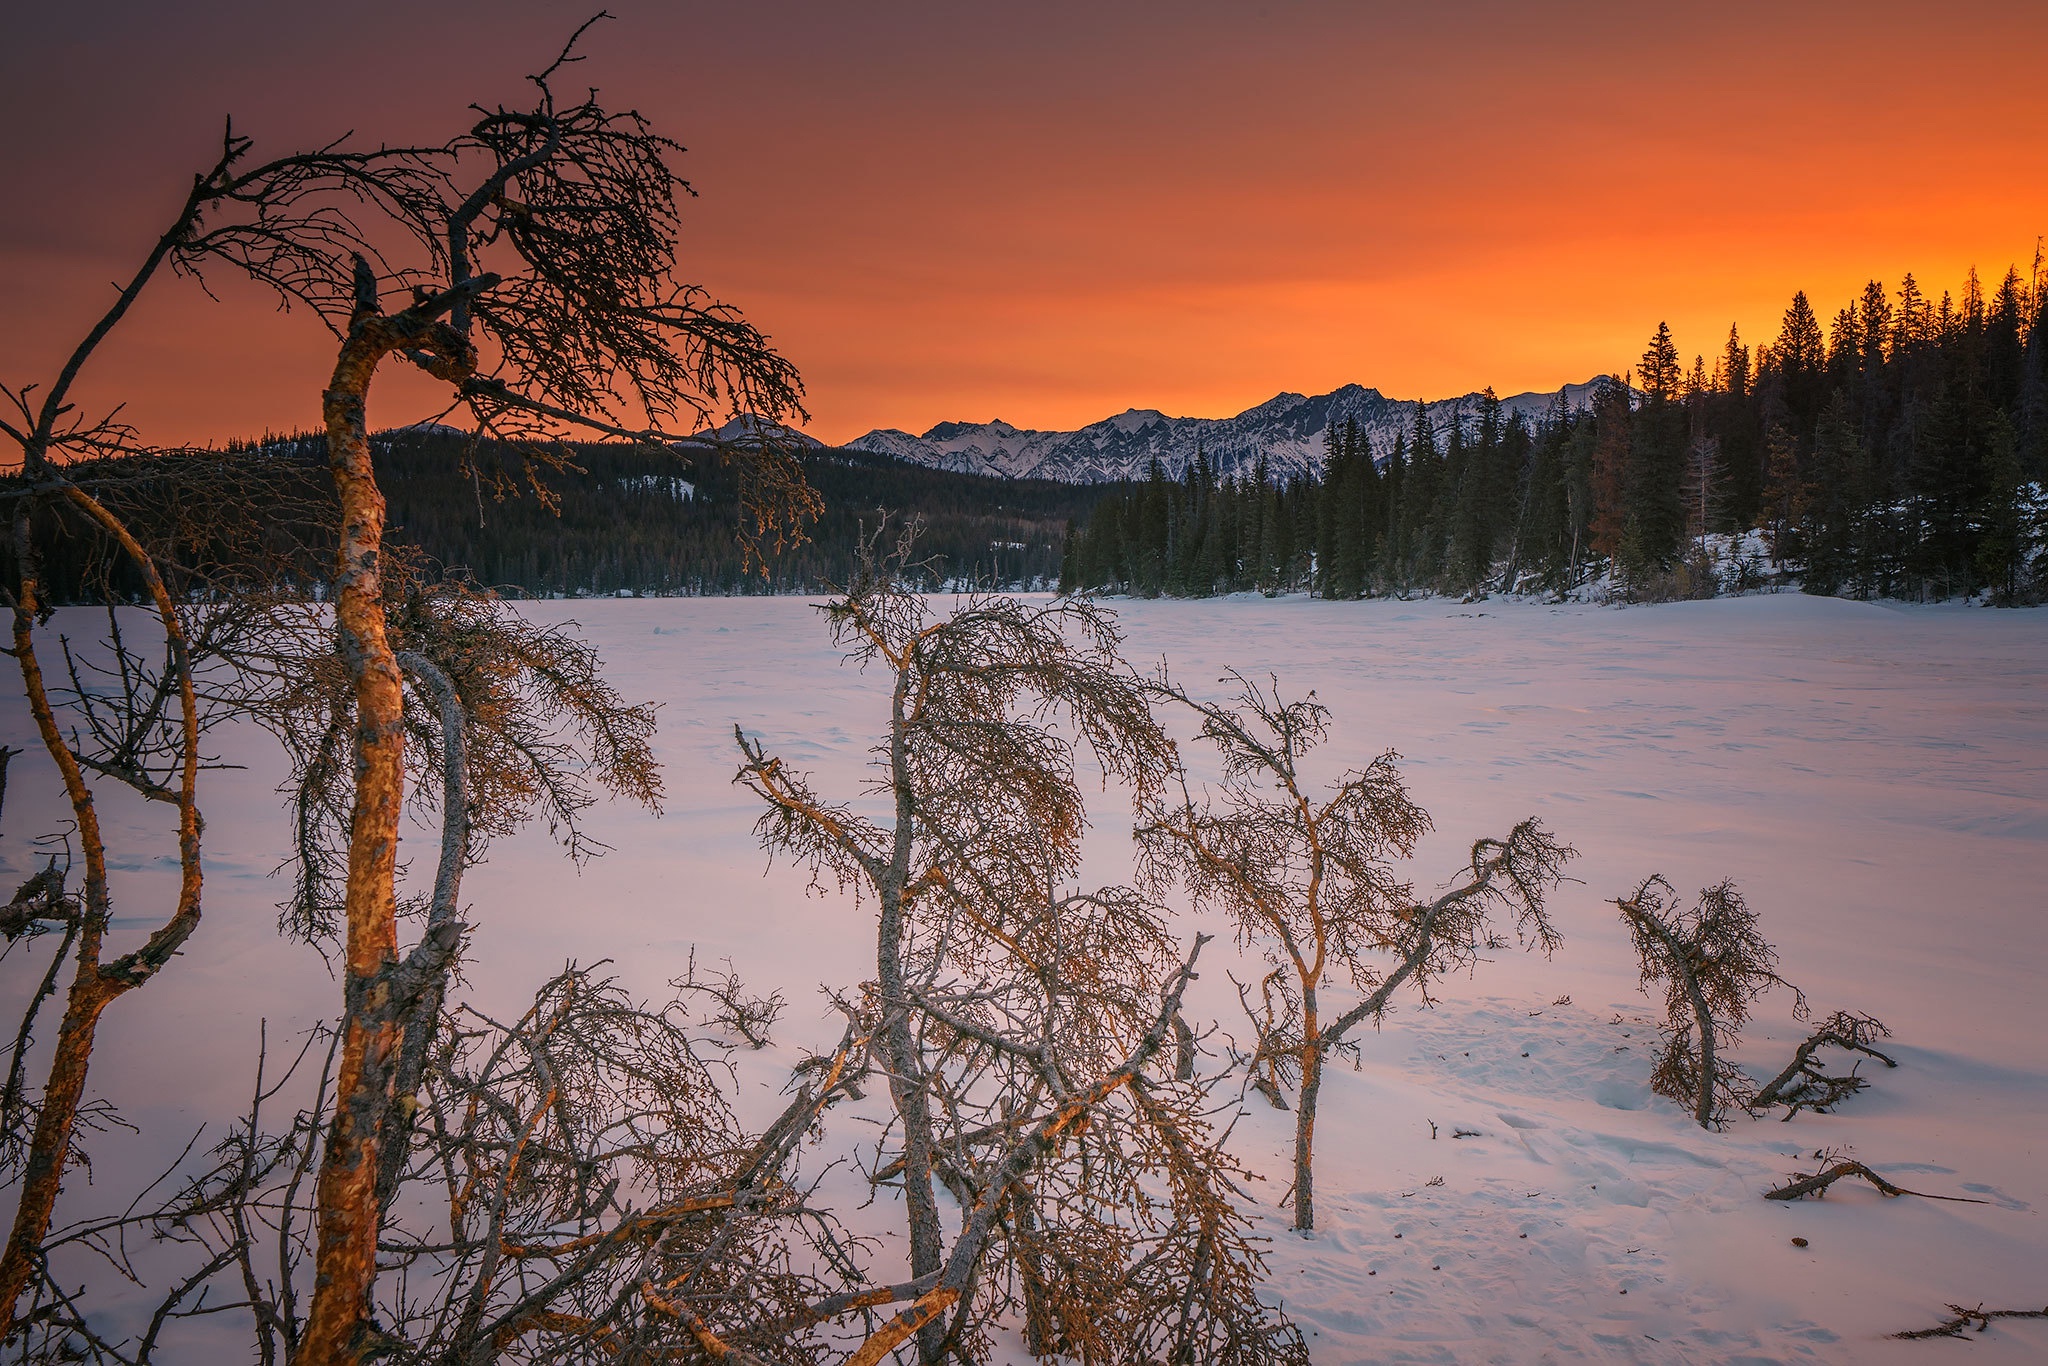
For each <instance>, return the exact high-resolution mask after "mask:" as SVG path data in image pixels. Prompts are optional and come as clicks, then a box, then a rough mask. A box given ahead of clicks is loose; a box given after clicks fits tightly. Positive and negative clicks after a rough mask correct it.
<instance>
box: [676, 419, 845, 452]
mask: <svg viewBox="0 0 2048 1366" xmlns="http://www.w3.org/2000/svg"><path fill="white" fill-rule="evenodd" d="M754 441H766V442H769V443H772V444H774V445H777V446H782V447H785V448H790V449H796V450H815V449H817V448H819V447H821V446H823V445H824V444H825V443H824V442H822V441H820V440H818V438H816V437H815V436H812V435H811V434H810V433H809V432H806V431H804V430H802V429H801V428H797V427H791V426H789V425H787V424H785V423H781V422H775V421H771V420H770V419H768V418H765V417H757V416H755V415H754V414H753V413H741V414H740V415H739V416H738V417H735V418H733V419H732V420H731V421H730V422H727V423H726V424H725V425H724V426H722V427H708V428H706V429H705V430H703V431H701V432H698V433H697V434H696V435H694V436H691V437H688V438H686V439H685V440H683V441H679V442H677V443H676V444H677V445H679V446H689V445H709V444H711V443H713V442H725V443H737V444H742V445H744V444H746V443H748V442H754Z"/></svg>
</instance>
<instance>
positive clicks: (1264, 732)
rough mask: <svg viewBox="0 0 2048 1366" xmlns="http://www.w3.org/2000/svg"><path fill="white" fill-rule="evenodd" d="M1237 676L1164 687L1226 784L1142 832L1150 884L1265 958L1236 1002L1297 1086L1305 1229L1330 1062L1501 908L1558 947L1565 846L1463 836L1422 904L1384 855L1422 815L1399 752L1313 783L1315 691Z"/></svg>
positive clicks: (1465, 957)
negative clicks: (1554, 900) (1439, 884)
mask: <svg viewBox="0 0 2048 1366" xmlns="http://www.w3.org/2000/svg"><path fill="white" fill-rule="evenodd" d="M1231 677H1232V679H1233V680H1234V681H1235V682H1236V683H1237V685H1238V688H1239V694H1238V700H1237V705H1236V706H1235V707H1230V706H1223V705H1219V704H1216V703H1209V702H1201V701H1197V700H1196V699H1194V698H1191V697H1189V696H1188V695H1187V694H1186V693H1184V692H1182V691H1180V690H1178V689H1175V688H1171V687H1168V686H1165V685H1163V684H1162V685H1161V686H1160V691H1161V693H1162V695H1164V696H1166V697H1169V698H1171V699H1173V700H1175V701H1178V702H1180V703H1183V704H1185V705H1186V706H1188V707H1190V708H1192V709H1193V710H1194V711H1195V713H1196V715H1197V716H1199V717H1200V718H1201V729H1200V736H1201V738H1202V739H1204V740H1207V741H1209V742H1210V743H1212V744H1213V745H1215V746H1216V749H1217V752H1218V753H1219V755H1220V756H1221V758H1222V761H1223V780H1222V782H1221V784H1220V785H1218V786H1217V787H1216V788H1214V789H1212V790H1210V791H1208V792H1206V793H1205V794H1204V795H1203V798H1202V800H1201V801H1200V802H1199V803H1197V801H1196V799H1195V796H1194V793H1193V790H1192V788H1191V787H1190V785H1189V783H1188V780H1187V778H1186V777H1185V774H1184V773H1183V774H1182V775H1180V782H1179V785H1178V792H1177V796H1178V798H1179V800H1178V801H1174V802H1170V803H1162V804H1161V805H1160V806H1159V807H1158V808H1157V809H1156V810H1155V811H1154V813H1153V814H1152V815H1151V817H1150V818H1149V819H1148V820H1147V821H1146V823H1145V824H1144V825H1142V826H1141V827H1140V828H1139V830H1138V840H1139V845H1140V849H1141V850H1142V852H1143V857H1144V870H1145V879H1146V883H1147V885H1148V886H1149V887H1150V888H1152V889H1154V890H1160V889H1163V888H1164V887H1166V886H1167V885H1169V884H1171V883H1176V882H1177V883H1180V884H1183V885H1185V886H1186V887H1187V889H1188V891H1189V893H1190V894H1191V895H1192V896H1193V898H1194V901H1195V904H1196V905H1197V906H1198V907H1213V908H1215V909H1217V910H1221V911H1222V912H1224V913H1225V914H1227V915H1229V916H1230V917H1231V918H1232V920H1233V921H1235V923H1236V925H1237V931H1238V940H1239V943H1240V944H1241V945H1244V946H1251V945H1257V946H1259V947H1260V948H1262V949H1263V950H1264V951H1265V952H1266V954H1267V955H1268V957H1269V959H1271V960H1272V961H1273V962H1274V963H1275V970H1274V972H1273V973H1271V974H1269V975H1268V976H1267V977H1266V978H1265V979H1264V981H1263V982H1262V984H1261V985H1262V995H1263V1000H1262V1010H1261V1011H1259V1012H1253V1011H1252V1010H1251V1008H1250V1006H1249V1005H1247V1013H1248V1014H1250V1015H1251V1018H1252V1023H1253V1027H1254V1030H1255V1031H1256V1033H1257V1036H1258V1044H1257V1047H1256V1049H1255V1050H1254V1052H1253V1054H1252V1056H1251V1058H1250V1065H1251V1067H1252V1069H1253V1072H1254V1080H1255V1081H1256V1082H1259V1083H1262V1085H1261V1086H1260V1089H1261V1090H1263V1091H1265V1092H1266V1093H1267V1094H1268V1096H1269V1098H1273V1099H1275V1101H1276V1103H1279V1102H1278V1097H1279V1095H1280V1084H1281V1082H1282V1081H1291V1082H1293V1083H1294V1084H1295V1085H1296V1087H1297V1088H1298V1095H1299V1098H1300V1102H1299V1104H1298V1105H1297V1106H1296V1109H1295V1135H1294V1196H1293V1198H1294V1227H1295V1228H1296V1229H1299V1230H1303V1231H1306V1230H1309V1229H1312V1228H1314V1227H1315V1184H1314V1178H1315V1172H1314V1147H1315V1123H1316V1101H1317V1098H1318V1096H1319V1095H1320V1092H1321V1088H1322V1076H1323V1064H1324V1060H1325V1059H1326V1058H1327V1056H1328V1055H1329V1054H1330V1053H1331V1052H1332V1051H1334V1050H1337V1049H1341V1048H1343V1047H1345V1045H1346V1040H1347V1037H1348V1035H1349V1034H1350V1032H1351V1031H1352V1030H1353V1029H1355V1028H1357V1027H1358V1026H1359V1025H1360V1024H1362V1023H1364V1022H1365V1021H1367V1020H1377V1019H1378V1018H1379V1017H1380V1016H1381V1015H1382V1014H1383V1013H1384V1012H1385V1011H1386V1010H1387V1008H1388V1006H1389V1005H1390V1004H1391V1003H1392V1001H1393V999H1394V996H1395V994H1396V993H1397V992H1398V991H1400V990H1401V989H1402V988H1403V987H1404V986H1412V988H1413V989H1414V990H1415V991H1416V992H1418V993H1419V994H1420V996H1421V998H1422V1000H1423V1001H1424V1002H1425V1003H1427V1002H1428V1001H1429V999H1430V997H1429V991H1430V987H1431V985H1432V984H1433V983H1435V982H1436V981H1437V980H1439V979H1440V978H1442V977H1443V976H1444V975H1445V974H1447V973H1452V972H1456V971H1459V970H1461V969H1465V968H1469V967H1470V966H1472V965H1473V964H1474V963H1475V962H1477V960H1478V956H1479V954H1480V952H1481V951H1482V950H1483V949H1485V948H1488V947H1490V946H1492V944H1493V938H1494V936H1493V930H1492V922H1491V916H1492V913H1493V912H1494V911H1496V910H1510V911H1512V912H1513V915H1514V923H1515V932H1516V935H1517V936H1518V937H1519V938H1520V939H1521V940H1522V941H1523V943H1525V944H1526V945H1529V946H1531V947H1536V948H1541V949H1542V950H1543V951H1544V952H1545V953H1546V954H1547V953H1549V952H1551V951H1552V950H1553V949H1555V948H1556V946H1557V944H1558V942H1559V940H1558V934H1557V930H1556V928H1555V926H1554V925H1552V923H1551V920H1550V917H1549V913H1548V911H1547V910H1546V909H1545V904H1544V903H1545V899H1546V898H1547V897H1548V895H1549V894H1550V892H1551V891H1552V890H1553V889H1554V888H1555V887H1556V886H1557V884H1558V883H1559V882H1560V881H1561V880H1562V869H1563V867H1564V864H1565V862H1566V861H1567V860H1568V859H1570V858H1572V857H1573V851H1572V849H1571V848H1570V847H1568V846H1566V845H1562V844H1559V843H1558V842H1557V840H1556V838H1555V837H1553V836H1552V835H1551V834H1550V832H1549V831H1548V830H1546V829H1544V828H1543V826H1542V825H1540V824H1538V823H1537V822H1536V821H1535V820H1534V819H1530V820H1525V821H1523V822H1522V823H1520V824H1519V825H1517V826H1515V828H1514V829H1513V830H1511V831H1509V832H1508V835H1507V837H1506V838H1505V839H1482V840H1479V841H1477V842H1476V843H1474V844H1473V846H1472V851H1471V857H1470V860H1469V862H1468V863H1467V865H1466V868H1465V869H1464V870H1463V872H1462V873H1461V874H1460V876H1459V878H1458V879H1457V880H1455V881H1454V882H1453V883H1452V884H1451V885H1450V886H1449V887H1448V888H1447V889H1445V890H1444V891H1443V892H1442V893H1440V894H1439V895H1438V896H1436V897H1435V898H1433V899H1431V900H1428V901H1417V900H1416V898H1415V889H1414V885H1413V884H1412V883H1411V882H1407V881H1403V880H1402V879H1401V878H1400V877H1399V876H1398V875H1397V873H1396V870H1395V864H1396V860H1403V859H1407V858H1408V857H1409V856H1410V855H1412V854H1413V853H1414V850H1415V845H1416V842H1417V841H1418V840H1419V839H1420V838H1421V837H1422V836H1423V835H1424V834H1425V833H1427V832H1428V831H1429V830H1430V829H1431V822H1430V817H1429V813H1428V812H1426V811H1424V810H1423V809H1422V808H1421V807H1419V806H1417V805H1416V804H1415V803H1414V802H1413V801H1412V800H1411V799H1410V798H1409V795H1408V789H1407V787H1406V785H1405V784H1404V783H1403V782H1402V781H1401V775H1400V771H1399V770H1398V769H1397V768H1396V767H1395V760H1396V758H1397V757H1398V756H1396V755H1394V754H1393V753H1391V752H1389V753H1386V754H1382V755H1380V756H1379V757H1378V758H1377V759H1375V760H1373V762H1372V763H1371V764H1369V765H1368V766H1366V767H1365V768H1364V769H1362V770H1360V769H1353V770H1349V771H1347V772H1345V773H1342V774H1340V775H1339V776H1338V777H1337V778H1336V779H1335V780H1333V781H1332V782H1330V783H1329V784H1328V785H1327V787H1323V788H1318V787H1316V786H1314V785H1313V784H1312V783H1311V781H1310V779H1309V778H1308V777H1307V776H1306V775H1305V774H1303V772H1302V771H1301V760H1302V757H1303V756H1304V755H1306V754H1307V753H1308V752H1309V751H1310V750H1312V749H1314V748H1315V747H1316V746H1317V745H1319V744H1321V743H1322V742H1323V740H1325V739H1326V738H1327V737H1328V734H1329V711H1328V709H1327V708H1325V707H1324V706H1323V705H1322V704H1321V703H1319V702H1317V701H1316V700H1315V697H1314V694H1310V695H1309V696H1308V697H1306V698H1302V699H1299V700H1295V701H1288V700H1286V699H1284V698H1283V697H1282V696H1281V695H1280V692H1279V689H1278V685H1277V684H1275V685H1274V686H1273V687H1272V688H1271V689H1270V690H1268V689H1261V688H1260V687H1258V686H1257V685H1256V684H1253V683H1250V682H1248V681H1246V680H1245V679H1244V678H1243V677H1242V676H1240V675H1236V674H1233V675H1231ZM1381 955H1385V956H1386V957H1388V958H1391V960H1392V963H1391V966H1389V967H1388V968H1387V969H1386V970H1385V971H1384V972H1383V971H1382V970H1380V969H1379V968H1378V967H1376V966H1375V962H1376V960H1377V959H1379V958H1380V956H1381ZM1340 974H1341V976H1340ZM1332 980H1341V981H1342V982H1344V984H1345V985H1347V986H1349V987H1350V988H1351V989H1352V990H1353V991H1354V992H1356V993H1357V997H1358V999H1357V1000H1356V1001H1355V1002H1353V1003H1352V1004H1351V1005H1350V1006H1349V1007H1348V1008H1345V1009H1341V1010H1337V1011H1334V1012H1332V1011H1326V1009H1325V1007H1324V1003H1323V998H1322V990H1323V988H1324V986H1325V985H1326V984H1327V983H1330V982H1331V981H1332Z"/></svg>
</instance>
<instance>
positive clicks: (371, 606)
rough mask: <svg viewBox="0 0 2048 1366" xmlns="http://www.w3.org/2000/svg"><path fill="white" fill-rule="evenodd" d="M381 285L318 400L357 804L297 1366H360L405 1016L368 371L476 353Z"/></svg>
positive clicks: (435, 371)
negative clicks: (336, 1065) (398, 972)
mask: <svg viewBox="0 0 2048 1366" xmlns="http://www.w3.org/2000/svg"><path fill="white" fill-rule="evenodd" d="M376 295H377V290H376V277H375V275H374V274H373V273H372V272H371V270H370V267H369V264H368V263H367V262H366V261H364V260H362V259H361V258H360V257H359V258H357V261H356V312H355V316H354V318H353V319H351V321H350V324H349V332H348V338H347V340H346V341H344V342H343V343H342V347H341V354H340V356H339V357H338V358H337V359H336V361H335V366H334V378H333V381H332V383H331V384H330V385H329V387H328V389H327V391H326V393H324V394H323V395H322V396H321V415H322V417H323V418H324V420H325V424H326V428H327V462H328V467H329V469H330V470H331V471H332V472H333V474H334V485H335V493H336V495H337V498H338V500H339V502H340V505H341V543H340V545H339V546H338V547H337V549H336V553H335V579H334V589H335V592H334V631H335V643H336V645H337V647H338V648H339V650H340V652H341V657H342V662H343V663H344V664H345V665H346V666H347V668H348V671H349V679H350V682H351V684H352V685H353V689H354V694H355V704H356V734H355V760H356V769H355V793H354V801H353V806H352V808H351V811H350V816H349V842H348V882H347V885H346V889H345V891H344V893H343V903H342V904H343V909H344V915H345V917H346V919H347V939H346V942H345V944H344V949H343V969H344V971H343V978H342V1011H343V1022H342V1039H341V1066H340V1070H339V1072H338V1073H337V1075H336V1078H335V1106H334V1120H333V1123H332V1124H331V1125H330V1126H329V1128H328V1133H327V1147H326V1151H325V1152H324V1153H323V1154H322V1155H321V1161H320V1178H319V1182H318V1184H317V1186H316V1188H315V1198H316V1203H317V1206H318V1209H319V1215H320V1232H319V1240H318V1245H317V1250H316V1252H315V1258H314V1290H313V1307H312V1309H311V1311H310V1313H309V1315H308V1317H307V1322H306V1333H305V1337H304V1339H303V1341H302V1342H301V1344H300V1349H299V1355H298V1357H297V1360H298V1362H299V1363H301V1366H334V1364H335V1363H341V1362H353V1361H356V1360H359V1359H360V1358H361V1356H362V1355H363V1352H364V1350H365V1349H366V1348H367V1347H368V1346H369V1345H370V1344H369V1343H367V1342H366V1341H365V1340H364V1334H363V1331H362V1330H363V1328H364V1327H365V1325H366V1323H367V1320H368V1317H369V1312H370V1294H371V1289H372V1287H373V1285H374V1284H375V1281H376V1276H377V1230H378V1226H379V1224H380V1223H381V1222H382V1218H381V1211H380V1208H379V1203H378V1199H377V1185H378V1168H379V1157H380V1152H381V1148H382V1144H383V1141H384V1127H385V1119H386V1116H387V1115H388V1114H389V1113H390V1110H391V1105H392V1099H393V1096H392V1081H393V1075H394V1073H395V1071H396V1067H397V1063H398V1055H399V1048H400V1045H401V1044H402V1043H403V1034H404V1029H403V1017H404V1015H405V1012H406V1009H407V1007H408V1005H409V1004H410V1002H409V1001H407V1000H401V999H399V996H398V994H397V992H396V991H395V983H394V981H393V978H394V970H395V969H396V967H397V965H398V916H397V887H396V878H397V869H398V827H399V820H400V817H401V815H402V814H403V808H404V804H405V731H404V710H405V694H404V690H403V687H402V685H401V683H400V680H399V671H398V659H397V656H396V655H395V654H394V653H393V652H392V649H391V642H390V641H389V640H388V639H387V638H386V636H385V632H384V593H383V577H382V560H383V548H384V494H383V492H382V490H380V489H379V488H378V487H377V476H376V471H375V469H374V467H373V466H372V464H371V460H370V430H369V416H368V402H369V393H370V380H371V378H372V377H373V376H374V375H375V374H376V371H377V366H378V365H379V363H381V362H382V361H383V359H384V358H385V357H386V356H388V355H390V354H392V353H393V352H400V353H402V354H404V355H406V357H407V358H408V359H410V360H412V361H413V362H414V363H415V364H417V365H419V366H420V367H421V368H422V369H424V370H425V371H426V372H427V373H428V374H431V375H433V376H434V377H435V378H436V379H443V380H447V381H449V382H450V383H460V382H461V381H462V380H463V379H464V378H466V377H467V376H468V375H470V374H472V373H473V372H474V371H475V369H476V351H475V348H474V347H472V346H471V345H470V344H469V342H468V340H467V339H466V338H464V337H463V336H462V335H461V334H460V333H458V332H456V331H455V330H454V329H453V328H451V327H449V326H448V325H447V324H446V323H443V322H439V321H437V320H435V319H433V318H430V317H427V316H425V315H423V314H420V313H415V312H412V311H407V312H403V313H399V314H395V315H393V316H390V317H386V316H384V315H383V314H382V313H380V312H378V311H377V297H376Z"/></svg>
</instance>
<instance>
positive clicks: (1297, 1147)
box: [1294, 983, 1323, 1233]
mask: <svg viewBox="0 0 2048 1366" xmlns="http://www.w3.org/2000/svg"><path fill="white" fill-rule="evenodd" d="M1316 1024H1317V1017H1316V991H1315V986H1314V985H1313V984H1312V983H1309V984H1305V985H1304V987H1303V990H1302V998H1301V1040H1302V1042H1301V1100H1300V1104H1299V1105H1298V1106H1297V1107H1296V1108H1295V1112H1294V1231H1295V1232H1296V1233H1307V1232H1309V1231H1310V1230H1311V1229H1313V1228H1314V1227H1315V1226H1316V1177H1315V1146H1316V1098H1317V1095H1318V1093H1319V1092H1321V1090H1322V1086H1323V1040H1322V1037H1321V1036H1320V1034H1319V1033H1318V1032H1317V1029H1316Z"/></svg>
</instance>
